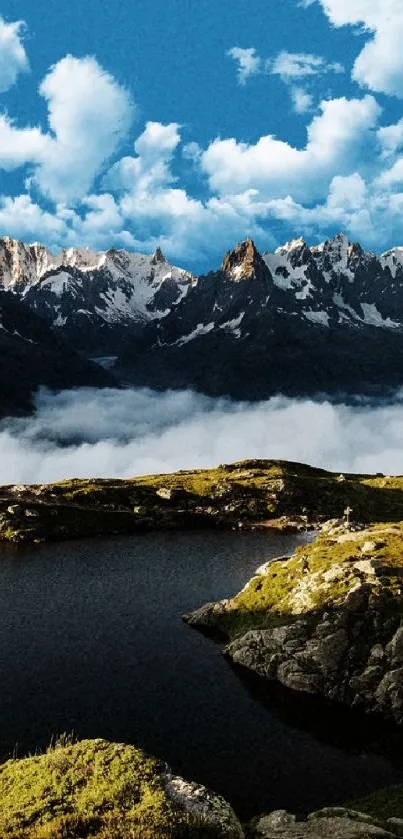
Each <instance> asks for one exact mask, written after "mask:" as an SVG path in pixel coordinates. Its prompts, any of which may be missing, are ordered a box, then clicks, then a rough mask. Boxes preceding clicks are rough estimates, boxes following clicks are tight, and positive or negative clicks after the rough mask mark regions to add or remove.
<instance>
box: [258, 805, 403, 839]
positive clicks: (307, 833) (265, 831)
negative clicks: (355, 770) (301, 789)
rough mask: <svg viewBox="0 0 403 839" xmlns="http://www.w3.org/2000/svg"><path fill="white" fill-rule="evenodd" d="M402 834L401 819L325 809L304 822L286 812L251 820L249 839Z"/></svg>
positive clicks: (385, 838) (372, 838)
mask: <svg viewBox="0 0 403 839" xmlns="http://www.w3.org/2000/svg"><path fill="white" fill-rule="evenodd" d="M402 835H403V818H395V817H387V816H384V817H381V818H380V819H378V818H376V817H375V816H374V815H369V814H368V813H363V812H361V811H359V810H353V809H351V808H347V807H328V808H325V809H323V810H318V811H317V812H315V813H311V814H310V815H309V816H308V818H307V819H306V820H304V821H297V819H296V817H295V816H293V815H291V813H287V812H286V811H285V810H276V811H274V812H273V813H270V814H269V815H267V816H260V817H258V818H256V819H253V820H252V821H251V823H250V824H249V825H248V826H247V828H246V837H247V838H248V839H330V837H332V839H394V837H396V836H400V837H401V836H402Z"/></svg>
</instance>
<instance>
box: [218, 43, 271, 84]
mask: <svg viewBox="0 0 403 839" xmlns="http://www.w3.org/2000/svg"><path fill="white" fill-rule="evenodd" d="M227 55H229V56H230V57H231V58H233V59H234V60H235V61H236V62H237V65H238V70H237V72H238V81H239V84H241V85H244V84H246V82H247V80H248V79H249V78H250V77H251V76H255V75H256V74H257V73H260V71H261V68H262V64H263V62H262V59H261V58H260V57H259V56H258V54H257V52H256V50H255V48H254V47H250V48H249V49H242V48H241V47H232V49H230V50H228V52H227Z"/></svg>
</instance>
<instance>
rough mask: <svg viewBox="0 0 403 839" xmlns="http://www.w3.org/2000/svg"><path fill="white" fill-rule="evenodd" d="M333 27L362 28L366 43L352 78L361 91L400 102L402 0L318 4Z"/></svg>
mask: <svg viewBox="0 0 403 839" xmlns="http://www.w3.org/2000/svg"><path fill="white" fill-rule="evenodd" d="M319 2H320V3H321V5H322V7H323V10H324V11H325V13H326V14H327V16H328V17H329V20H330V22H331V23H332V24H334V26H345V25H358V24H361V25H363V26H364V27H365V29H366V30H368V33H369V40H368V41H367V43H366V44H365V46H364V48H363V49H362V51H361V52H360V54H359V56H358V58H357V59H356V62H355V64H354V69H353V78H354V79H355V80H356V81H357V82H358V83H359V84H361V85H362V86H363V87H367V88H370V89H371V90H374V91H377V92H379V93H386V94H389V95H394V96H397V97H399V98H401V99H402V98H403V52H402V49H401V43H402V38H403V6H402V3H401V0H319Z"/></svg>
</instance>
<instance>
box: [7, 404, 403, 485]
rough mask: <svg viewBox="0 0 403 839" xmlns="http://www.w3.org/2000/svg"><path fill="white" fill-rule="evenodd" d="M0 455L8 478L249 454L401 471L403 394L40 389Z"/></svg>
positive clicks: (40, 478) (130, 470)
mask: <svg viewBox="0 0 403 839" xmlns="http://www.w3.org/2000/svg"><path fill="white" fill-rule="evenodd" d="M229 423H230V426H231V434H228V425H229ZM72 439H74V440H77V439H79V440H80V439H81V442H79V443H75V444H72V443H71V440H72ZM0 456H1V468H2V480H3V481H4V482H6V483H8V482H9V483H22V482H35V483H38V482H40V483H42V482H44V481H52V480H57V479H62V478H67V477H80V476H83V477H91V476H93V477H99V476H108V477H132V476H134V475H140V474H144V473H151V472H154V473H162V472H168V471H173V470H176V469H186V468H188V469H189V468H203V467H212V466H216V465H217V464H219V463H225V462H227V463H228V462H231V461H235V460H240V459H243V458H279V459H282V458H284V459H289V460H293V461H300V462H305V463H310V464H312V465H314V466H320V467H324V468H327V469H332V470H335V471H337V472H360V471H362V472H376V471H382V472H385V473H389V474H396V473H401V472H402V471H403V405H402V396H401V394H400V395H399V394H398V395H397V397H396V401H395V403H394V404H391V405H386V406H381V407H379V406H378V407H371V405H365V404H362V405H358V406H357V407H349V406H346V405H343V404H340V405H330V404H329V403H328V402H314V401H312V400H308V399H306V400H295V399H287V398H284V397H273V398H271V399H268V400H267V401H265V402H260V403H257V404H249V403H246V402H244V403H237V402H231V401H230V400H226V399H211V398H208V397H205V396H201V395H198V394H195V393H192V392H190V391H185V392H169V391H168V392H165V393H155V392H153V391H150V390H145V389H142V390H101V391H99V390H93V389H80V390H78V391H65V392H63V393H60V394H56V395H51V394H49V393H46V392H42V393H41V394H40V395H39V397H38V399H37V413H36V416H34V417H31V418H29V419H23V420H9V421H5V422H3V423H2V426H1V429H0Z"/></svg>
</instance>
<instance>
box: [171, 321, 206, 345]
mask: <svg viewBox="0 0 403 839" xmlns="http://www.w3.org/2000/svg"><path fill="white" fill-rule="evenodd" d="M214 328H215V323H214V321H212V322H211V323H207V324H204V323H198V324H197V326H196V329H193V331H192V332H189V334H188V335H183V336H182V338H179V339H178V340H177V341H175V342H174V343H173V344H172V346H178V347H182V346H183V344H189V342H190V341H194V339H195V338H199V337H200V335H207V334H208V333H209V332H211V331H212V330H213V329H214Z"/></svg>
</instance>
